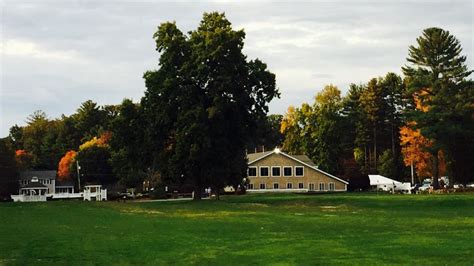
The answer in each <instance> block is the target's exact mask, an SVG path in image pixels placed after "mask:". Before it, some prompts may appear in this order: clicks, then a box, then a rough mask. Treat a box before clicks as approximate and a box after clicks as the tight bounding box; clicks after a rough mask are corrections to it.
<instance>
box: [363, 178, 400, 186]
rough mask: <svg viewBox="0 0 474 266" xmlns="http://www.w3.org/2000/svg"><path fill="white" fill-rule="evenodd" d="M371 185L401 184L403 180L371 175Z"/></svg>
mask: <svg viewBox="0 0 474 266" xmlns="http://www.w3.org/2000/svg"><path fill="white" fill-rule="evenodd" d="M369 180H370V185H371V186H377V185H400V184H402V182H400V181H397V180H393V179H390V178H388V177H385V176H382V175H369Z"/></svg>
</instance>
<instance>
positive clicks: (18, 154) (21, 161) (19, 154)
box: [15, 150, 33, 170]
mask: <svg viewBox="0 0 474 266" xmlns="http://www.w3.org/2000/svg"><path fill="white" fill-rule="evenodd" d="M15 160H16V163H17V165H18V168H20V169H21V170H25V169H28V168H29V167H30V166H31V163H32V160H33V155H32V154H31V153H29V152H27V151H25V150H16V151H15Z"/></svg>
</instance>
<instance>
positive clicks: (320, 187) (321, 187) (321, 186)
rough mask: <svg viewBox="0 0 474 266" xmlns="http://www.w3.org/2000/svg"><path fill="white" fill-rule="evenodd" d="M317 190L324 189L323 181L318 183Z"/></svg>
mask: <svg viewBox="0 0 474 266" xmlns="http://www.w3.org/2000/svg"><path fill="white" fill-rule="evenodd" d="M319 190H321V191H323V190H325V189H324V183H319Z"/></svg>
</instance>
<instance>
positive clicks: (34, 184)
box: [21, 182, 48, 188]
mask: <svg viewBox="0 0 474 266" xmlns="http://www.w3.org/2000/svg"><path fill="white" fill-rule="evenodd" d="M21 188H48V187H47V186H45V185H43V184H41V183H40V182H30V183H28V184H26V185H24V186H22V187H21Z"/></svg>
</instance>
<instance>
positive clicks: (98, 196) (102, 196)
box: [83, 185, 107, 201]
mask: <svg viewBox="0 0 474 266" xmlns="http://www.w3.org/2000/svg"><path fill="white" fill-rule="evenodd" d="M83 197H84V200H86V201H103V200H107V189H102V186H101V185H87V186H84V194H83Z"/></svg>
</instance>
